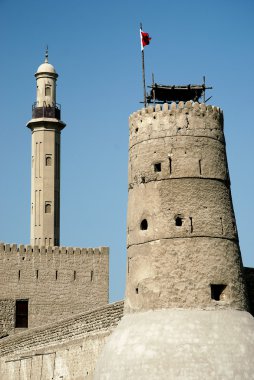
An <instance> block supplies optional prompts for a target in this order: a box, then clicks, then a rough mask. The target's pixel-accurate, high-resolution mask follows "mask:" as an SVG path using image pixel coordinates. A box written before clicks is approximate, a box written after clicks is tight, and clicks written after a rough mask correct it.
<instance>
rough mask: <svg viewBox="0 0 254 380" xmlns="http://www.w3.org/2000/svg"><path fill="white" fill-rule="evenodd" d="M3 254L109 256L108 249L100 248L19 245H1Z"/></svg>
mask: <svg viewBox="0 0 254 380" xmlns="http://www.w3.org/2000/svg"><path fill="white" fill-rule="evenodd" d="M2 253H20V254H25V253H41V254H45V253H49V254H50V253H52V254H54V253H56V254H61V253H63V254H66V253H67V254H91V255H95V254H108V253H109V248H108V247H98V248H78V247H45V246H41V247H38V246H36V245H34V246H33V245H23V244H20V245H17V244H4V243H0V254H2Z"/></svg>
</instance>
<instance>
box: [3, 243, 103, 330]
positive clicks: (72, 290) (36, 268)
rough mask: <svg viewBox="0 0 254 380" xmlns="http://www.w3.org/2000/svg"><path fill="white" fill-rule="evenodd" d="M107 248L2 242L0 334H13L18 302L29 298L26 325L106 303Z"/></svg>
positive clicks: (60, 317) (32, 325) (52, 319)
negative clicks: (44, 245) (41, 245)
mask: <svg viewBox="0 0 254 380" xmlns="http://www.w3.org/2000/svg"><path fill="white" fill-rule="evenodd" d="M108 251H109V250H108V248H107V247H100V248H88V249H85V248H82V249H81V248H72V247H68V248H64V247H53V248H52V247H47V248H45V247H41V248H38V247H36V246H34V247H32V246H22V245H21V246H17V245H9V244H5V245H4V244H1V245H0V288H1V296H0V299H1V300H0V304H1V305H2V308H1V309H2V312H1V314H4V315H1V321H2V331H1V334H2V335H6V334H10V333H12V332H14V328H15V302H16V300H27V299H28V328H32V327H38V326H42V325H45V324H46V323H50V322H54V321H57V320H60V319H63V318H66V317H69V316H71V315H74V314H77V313H80V312H85V311H87V310H91V309H93V308H96V307H100V306H104V305H107V304H108V280H109V265H108ZM20 330H21V329H16V331H15V332H17V331H20Z"/></svg>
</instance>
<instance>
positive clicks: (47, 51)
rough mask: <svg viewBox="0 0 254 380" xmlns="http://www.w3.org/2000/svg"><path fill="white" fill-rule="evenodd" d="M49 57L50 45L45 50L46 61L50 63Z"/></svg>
mask: <svg viewBox="0 0 254 380" xmlns="http://www.w3.org/2000/svg"><path fill="white" fill-rule="evenodd" d="M48 57H49V47H48V45H47V46H46V50H45V63H48Z"/></svg>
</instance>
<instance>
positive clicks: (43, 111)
mask: <svg viewBox="0 0 254 380" xmlns="http://www.w3.org/2000/svg"><path fill="white" fill-rule="evenodd" d="M41 117H47V118H54V119H57V120H61V106H60V104H57V103H56V104H55V105H54V106H48V105H46V104H45V105H43V106H42V107H38V105H37V102H35V103H34V104H33V106H32V118H33V119H38V118H41Z"/></svg>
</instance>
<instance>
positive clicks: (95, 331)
mask: <svg viewBox="0 0 254 380" xmlns="http://www.w3.org/2000/svg"><path fill="white" fill-rule="evenodd" d="M122 315H123V302H116V303H114V304H111V305H107V306H105V307H101V308H98V309H96V310H93V311H91V312H87V313H82V314H79V315H76V316H75V317H72V318H68V319H66V320H62V321H60V322H58V323H54V324H50V325H47V326H44V327H40V328H34V329H31V330H29V331H26V332H23V333H20V334H18V335H13V336H10V337H7V338H3V339H2V340H1V341H0V356H1V359H0V378H1V380H10V379H15V380H23V379H32V380H35V379H36V380H37V379H38V380H39V379H40V380H49V379H53V380H56V379H64V380H81V379H86V380H91V379H92V378H93V371H94V367H95V363H96V361H97V358H98V355H99V353H100V352H101V350H102V348H103V346H104V343H105V341H106V339H107V337H108V336H109V335H110V333H111V332H112V331H113V330H114V328H115V327H116V325H117V324H118V322H119V321H120V319H121V318H122Z"/></svg>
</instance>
